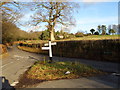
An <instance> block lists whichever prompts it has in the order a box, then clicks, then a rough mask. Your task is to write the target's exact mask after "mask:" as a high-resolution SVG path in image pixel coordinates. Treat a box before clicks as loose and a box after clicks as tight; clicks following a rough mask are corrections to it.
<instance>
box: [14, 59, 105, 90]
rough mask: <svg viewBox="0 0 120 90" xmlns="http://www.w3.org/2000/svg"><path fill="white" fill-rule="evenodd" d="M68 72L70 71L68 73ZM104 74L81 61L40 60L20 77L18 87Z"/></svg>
mask: <svg viewBox="0 0 120 90" xmlns="http://www.w3.org/2000/svg"><path fill="white" fill-rule="evenodd" d="M66 72H70V73H68V74H66ZM97 74H99V75H100V74H103V72H102V71H99V70H96V69H94V68H92V67H90V66H87V65H84V64H81V63H79V62H53V63H47V62H45V61H38V62H36V63H35V64H34V65H32V66H31V67H30V68H29V69H28V70H27V71H26V72H25V73H24V74H23V75H22V76H21V77H20V79H19V83H18V84H17V86H16V87H22V88H23V87H28V86H30V85H36V84H38V83H40V82H43V81H49V80H59V79H75V78H79V77H88V76H94V75H97Z"/></svg>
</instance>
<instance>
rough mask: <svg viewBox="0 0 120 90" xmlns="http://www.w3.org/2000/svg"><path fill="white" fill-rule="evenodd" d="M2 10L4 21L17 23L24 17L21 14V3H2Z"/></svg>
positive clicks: (0, 3) (0, 4) (0, 5)
mask: <svg viewBox="0 0 120 90" xmlns="http://www.w3.org/2000/svg"><path fill="white" fill-rule="evenodd" d="M0 10H1V12H0V14H1V15H2V19H3V20H4V21H10V22H13V23H15V22H16V21H17V20H18V19H19V18H20V17H21V16H22V15H21V14H20V3H18V2H14V1H12V2H0Z"/></svg>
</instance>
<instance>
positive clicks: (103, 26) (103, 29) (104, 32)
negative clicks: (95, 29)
mask: <svg viewBox="0 0 120 90" xmlns="http://www.w3.org/2000/svg"><path fill="white" fill-rule="evenodd" d="M101 29H102V35H106V26H105V25H102V26H101Z"/></svg>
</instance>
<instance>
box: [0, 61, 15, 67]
mask: <svg viewBox="0 0 120 90" xmlns="http://www.w3.org/2000/svg"><path fill="white" fill-rule="evenodd" d="M11 63H13V62H10V63H8V64H5V65H3V66H1V68H3V67H5V66H7V65H9V64H11Z"/></svg>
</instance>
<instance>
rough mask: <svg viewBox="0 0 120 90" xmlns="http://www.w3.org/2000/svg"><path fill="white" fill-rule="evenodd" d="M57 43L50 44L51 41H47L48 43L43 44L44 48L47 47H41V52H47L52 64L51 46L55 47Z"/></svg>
mask: <svg viewBox="0 0 120 90" xmlns="http://www.w3.org/2000/svg"><path fill="white" fill-rule="evenodd" d="M56 44H57V43H56V42H54V43H51V41H49V43H46V44H44V46H48V47H42V50H49V58H50V62H52V46H51V45H56Z"/></svg>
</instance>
